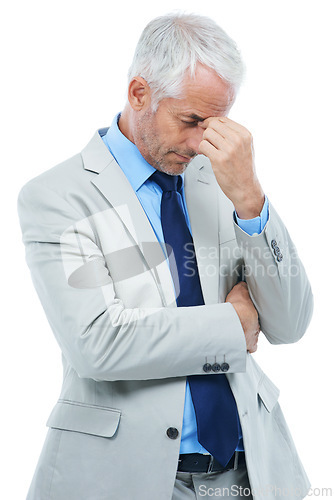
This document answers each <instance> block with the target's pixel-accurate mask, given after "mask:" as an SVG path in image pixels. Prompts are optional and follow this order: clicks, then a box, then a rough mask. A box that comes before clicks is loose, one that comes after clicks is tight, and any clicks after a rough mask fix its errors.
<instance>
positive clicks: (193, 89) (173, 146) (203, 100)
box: [133, 65, 234, 175]
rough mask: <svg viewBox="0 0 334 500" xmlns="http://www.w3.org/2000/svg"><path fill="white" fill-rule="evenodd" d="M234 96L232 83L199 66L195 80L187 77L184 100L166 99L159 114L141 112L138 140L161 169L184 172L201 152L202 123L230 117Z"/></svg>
mask: <svg viewBox="0 0 334 500" xmlns="http://www.w3.org/2000/svg"><path fill="white" fill-rule="evenodd" d="M233 99H234V93H233V90H232V88H231V87H230V85H228V84H227V83H226V82H224V81H223V80H222V79H221V78H219V77H218V75H217V74H216V73H215V72H214V71H212V70H210V69H208V68H206V67H204V66H201V65H199V66H198V67H197V70H196V75H195V78H194V79H191V78H190V77H189V76H188V77H186V78H185V80H184V88H183V95H182V98H181V99H173V98H167V99H163V100H162V101H160V102H159V105H158V109H157V111H156V112H155V113H153V112H152V110H151V107H149V108H147V109H146V110H144V111H142V112H141V114H140V115H138V118H137V121H136V125H135V127H134V130H133V138H134V142H135V144H136V146H137V147H138V149H139V151H140V152H141V154H142V156H143V157H144V158H145V159H146V161H147V162H148V163H150V164H151V165H152V166H153V167H155V168H156V169H157V170H161V171H162V172H166V173H167V174H171V175H178V174H181V173H182V172H184V171H185V169H186V168H187V165H188V163H189V162H190V160H191V159H192V158H194V156H196V155H197V154H198V146H199V143H200V142H201V140H202V136H203V128H201V127H199V126H198V123H199V122H201V121H203V120H205V119H206V118H209V117H211V116H226V115H227V114H228V112H229V110H230V108H231V106H232V104H233Z"/></svg>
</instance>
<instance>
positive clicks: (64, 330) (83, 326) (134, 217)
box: [18, 131, 313, 500]
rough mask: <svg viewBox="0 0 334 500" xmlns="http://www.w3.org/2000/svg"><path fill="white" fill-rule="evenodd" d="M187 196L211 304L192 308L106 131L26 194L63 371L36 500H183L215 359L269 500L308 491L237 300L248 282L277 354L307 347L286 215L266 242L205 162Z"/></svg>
mask: <svg viewBox="0 0 334 500" xmlns="http://www.w3.org/2000/svg"><path fill="white" fill-rule="evenodd" d="M103 132H104V131H102V132H101V133H102V134H103ZM185 196H186V202H187V206H188V210H189V216H190V223H191V227H192V232H193V238H194V244H195V249H196V253H197V261H198V266H199V273H200V279H201V284H202V289H203V294H204V298H205V304H206V305H205V306H196V307H191V308H190V307H189V308H178V307H176V302H175V293H174V288H173V282H172V279H171V275H170V272H169V267H168V263H167V262H166V259H165V255H164V252H163V249H162V248H161V246H160V244H159V243H158V242H157V240H156V237H155V234H154V231H153V229H152V227H151V225H150V223H149V221H148V219H147V217H146V215H145V212H144V211H143V209H142V207H141V205H140V202H139V201H138V199H137V197H136V194H135V193H134V191H133V189H132V187H131V185H130V183H129V182H128V180H127V178H126V177H125V175H124V174H123V172H122V170H121V169H120V167H119V166H118V164H117V163H116V161H115V160H114V158H113V157H112V156H111V154H110V153H109V151H108V150H107V148H106V147H105V145H104V143H103V141H102V140H101V137H100V135H99V133H98V132H97V133H96V134H95V135H94V137H93V138H92V140H91V141H90V143H89V144H88V145H87V146H86V148H85V149H84V150H83V151H82V153H81V154H78V155H76V156H74V157H73V158H71V159H69V160H68V161H65V162H64V163H62V164H61V165H58V166H56V167H54V168H53V169H51V170H49V171H47V172H45V173H44V174H42V175H40V176H38V177H37V178H35V179H33V180H32V181H30V182H29V183H28V184H26V185H25V186H24V187H23V189H22V190H21V192H20V195H19V203H18V207H19V217H20V222H21V227H22V232H23V241H24V244H25V246H26V258H27V262H28V265H29V267H30V270H31V274H32V278H33V281H34V285H35V287H36V290H37V293H38V295H39V297H40V300H41V302H42V305H43V307H44V309H45V313H46V315H47V318H48V320H49V323H50V326H51V328H52V330H53V332H54V335H55V337H56V339H57V341H58V343H59V345H60V347H61V350H62V355H63V366H64V381H63V387H62V391H61V394H60V398H59V400H58V402H57V404H56V405H55V407H54V409H53V411H52V413H51V415H50V417H49V420H48V423H47V425H48V427H49V431H48V434H47V438H46V441H45V445H44V448H43V450H42V453H41V456H40V460H39V463H38V465H37V468H36V472H35V475H34V478H33V481H32V484H31V487H30V490H29V493H28V499H29V500H51V499H52V500H113V499H115V500H116V499H117V500H118V499H126V500H133V499H136V500H157V499H159V500H170V499H171V496H172V491H173V485H174V479H175V473H176V469H177V463H178V455H179V446H180V436H181V432H182V418H183V406H184V394H185V384H186V376H187V375H192V374H203V365H204V364H205V363H206V362H209V363H210V362H211V363H212V362H214V361H215V360H216V361H217V362H219V363H222V362H224V361H225V362H226V363H228V364H229V367H230V368H229V371H228V372H227V377H228V380H229V382H230V385H231V388H232V391H233V393H234V396H235V399H236V402H237V405H238V410H239V415H240V420H241V425H242V431H243V437H244V446H245V451H246V461H247V469H248V473H249V479H250V483H251V486H252V488H253V492H254V497H255V499H256V500H257V499H259V500H260V499H266V500H268V499H271V498H275V494H274V488H275V487H276V488H281V489H282V490H283V489H284V491H288V495H286V496H285V498H294V499H296V498H302V497H304V496H305V495H306V494H307V491H308V488H309V482H308V479H307V477H306V475H305V472H304V469H303V467H302V465H301V463H300V460H299V458H298V456H297V452H296V449H295V447H294V444H293V441H292V439H291V436H290V433H289V430H288V428H287V426H286V423H285V420H284V417H283V415H282V412H281V409H280V406H279V403H278V402H277V400H278V395H279V390H278V389H277V387H276V386H275V385H274V384H273V383H272V382H271V381H270V380H269V378H268V377H267V376H266V375H265V374H264V373H263V371H262V370H261V368H260V367H259V366H258V365H257V364H256V362H255V361H254V359H253V357H252V356H251V355H249V354H247V351H246V344H245V338H244V334H243V330H242V327H241V324H240V322H239V319H238V316H237V314H236V312H235V310H234V308H233V306H232V305H231V304H229V303H224V301H225V297H226V295H227V293H228V292H229V291H230V290H231V289H232V287H233V286H234V285H235V284H236V282H237V281H238V280H239V279H240V277H241V275H242V271H243V270H244V275H245V276H246V280H247V283H248V286H249V290H250V294H251V298H252V300H253V302H254V304H255V307H256V308H257V310H258V313H259V317H260V323H261V328H262V331H263V332H264V334H265V335H266V337H267V338H268V340H269V342H271V343H273V344H279V343H290V342H296V341H297V340H299V339H300V338H301V337H302V335H303V334H304V332H305V330H306V328H307V326H308V323H309V321H310V317H311V314H312V304H313V301H312V293H311V289H310V285H309V282H308V280H307V277H306V274H305V271H304V268H303V266H302V264H301V262H300V260H299V258H298V256H297V254H296V251H295V248H294V246H293V243H292V242H291V239H290V237H289V234H288V232H287V230H286V228H285V227H284V225H283V223H282V221H281V220H280V218H279V217H278V215H277V213H276V212H275V210H274V208H273V207H272V206H271V205H270V217H269V221H268V223H267V225H266V227H265V229H264V231H263V232H262V233H261V234H260V235H256V236H255V235H254V236H249V235H247V234H246V233H244V232H243V231H242V230H241V229H240V228H239V227H238V226H237V225H236V224H235V223H234V221H233V206H232V204H231V202H230V201H229V200H228V199H227V198H226V196H225V195H224V194H223V192H222V191H221V189H220V188H219V186H218V184H217V182H216V179H215V176H214V174H213V172H212V169H211V166H210V163H209V162H208V160H207V159H206V158H205V157H203V156H199V157H197V158H196V159H195V160H194V161H193V162H192V163H191V164H190V165H189V166H188V168H187V170H186V173H185ZM278 247H279V249H280V250H279V251H278ZM280 254H281V255H282V256H283V258H280V257H279V255H280ZM203 376H205V374H203ZM170 427H173V428H176V429H177V430H178V435H177V436H176V438H175V439H171V438H170V437H168V434H167V430H168V429H169V428H170ZM169 434H170V433H169ZM173 437H175V435H173ZM289 492H290V493H289Z"/></svg>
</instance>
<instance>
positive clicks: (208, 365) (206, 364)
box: [203, 363, 212, 373]
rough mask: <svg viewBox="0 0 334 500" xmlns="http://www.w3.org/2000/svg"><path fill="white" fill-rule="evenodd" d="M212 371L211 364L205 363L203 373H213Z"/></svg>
mask: <svg viewBox="0 0 334 500" xmlns="http://www.w3.org/2000/svg"><path fill="white" fill-rule="evenodd" d="M211 370H212V366H211V365H210V363H205V365H204V366H203V371H205V373H209V372H211Z"/></svg>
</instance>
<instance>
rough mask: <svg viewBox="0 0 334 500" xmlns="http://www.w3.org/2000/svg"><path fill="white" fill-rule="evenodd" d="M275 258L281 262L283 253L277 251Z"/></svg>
mask: <svg viewBox="0 0 334 500" xmlns="http://www.w3.org/2000/svg"><path fill="white" fill-rule="evenodd" d="M276 260H277V262H282V260H283V255H282V254H281V253H279V254H278V255H277V258H276Z"/></svg>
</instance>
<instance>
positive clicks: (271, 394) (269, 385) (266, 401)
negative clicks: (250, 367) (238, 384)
mask: <svg viewBox="0 0 334 500" xmlns="http://www.w3.org/2000/svg"><path fill="white" fill-rule="evenodd" d="M257 393H258V396H259V398H260V400H261V402H262V403H263V405H264V407H265V408H266V410H267V411H268V412H271V410H272V409H273V408H274V406H275V404H276V403H277V400H278V396H279V393H280V391H279V389H278V387H276V385H275V384H274V383H273V382H272V381H271V380H270V378H268V377H267V375H265V374H264V373H263V374H262V376H261V378H260V381H259V384H258V389H257Z"/></svg>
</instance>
